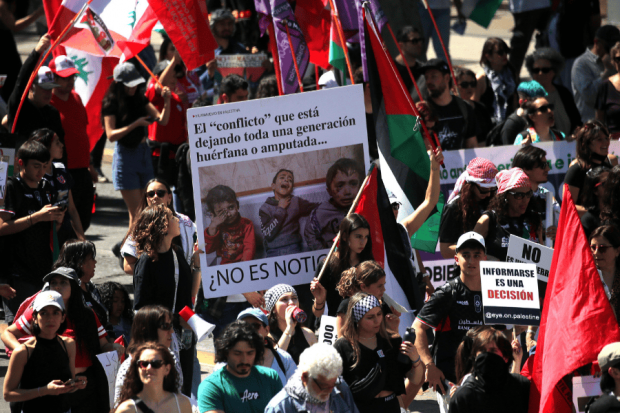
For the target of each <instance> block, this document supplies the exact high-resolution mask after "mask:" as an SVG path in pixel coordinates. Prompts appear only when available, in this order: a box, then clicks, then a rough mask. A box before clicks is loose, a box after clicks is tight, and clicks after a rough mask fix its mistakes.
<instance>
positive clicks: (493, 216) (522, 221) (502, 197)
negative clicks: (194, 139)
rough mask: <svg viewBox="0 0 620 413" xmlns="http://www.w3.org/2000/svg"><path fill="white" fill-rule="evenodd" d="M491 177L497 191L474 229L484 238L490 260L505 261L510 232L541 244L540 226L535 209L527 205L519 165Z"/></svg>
mask: <svg viewBox="0 0 620 413" xmlns="http://www.w3.org/2000/svg"><path fill="white" fill-rule="evenodd" d="M495 180H496V181H497V194H496V195H495V196H494V197H493V199H491V202H489V209H488V210H487V211H485V212H484V213H483V214H482V216H481V217H480V219H479V220H478V222H477V223H476V226H475V227H474V231H475V232H477V233H478V234H480V235H482V236H483V237H484V239H485V244H486V247H487V257H488V258H489V259H490V260H499V261H505V260H506V254H507V253H508V242H509V240H510V235H511V234H512V235H516V236H517V237H521V238H525V239H529V240H530V241H534V242H538V243H541V242H542V225H541V221H540V216H539V215H538V212H536V211H535V210H534V208H533V207H532V205H530V199H531V198H532V195H533V191H532V187H531V186H530V179H529V178H528V176H527V175H526V174H525V172H523V170H522V169H521V168H512V169H509V170H503V171H501V172H499V173H498V174H497V176H496V177H495Z"/></svg>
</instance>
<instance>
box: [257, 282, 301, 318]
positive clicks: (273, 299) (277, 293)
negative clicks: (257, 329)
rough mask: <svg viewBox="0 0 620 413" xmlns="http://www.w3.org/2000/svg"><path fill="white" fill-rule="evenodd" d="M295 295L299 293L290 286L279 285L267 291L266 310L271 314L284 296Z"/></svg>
mask: <svg viewBox="0 0 620 413" xmlns="http://www.w3.org/2000/svg"><path fill="white" fill-rule="evenodd" d="M286 293H293V294H295V295H297V291H295V289H294V288H293V287H291V286H290V285H288V284H277V285H274V286H273V287H271V288H270V289H268V290H267V292H266V293H265V297H264V298H265V309H266V310H267V311H269V312H271V310H273V307H275V306H276V303H277V302H278V300H279V299H280V297H282V295H283V294H286Z"/></svg>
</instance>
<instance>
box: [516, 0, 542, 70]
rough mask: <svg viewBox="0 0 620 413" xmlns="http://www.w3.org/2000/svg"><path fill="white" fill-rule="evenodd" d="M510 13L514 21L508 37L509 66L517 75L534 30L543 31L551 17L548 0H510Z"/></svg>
mask: <svg viewBox="0 0 620 413" xmlns="http://www.w3.org/2000/svg"><path fill="white" fill-rule="evenodd" d="M510 13H512V17H513V18H514V21H515V26H514V28H513V29H512V38H511V39H510V47H511V49H510V61H509V62H510V66H512V68H513V70H514V72H515V74H516V75H517V77H519V73H521V66H522V65H523V58H524V57H525V54H526V53H527V49H528V47H529V45H530V41H531V40H532V35H533V34H534V31H535V30H538V32H539V33H541V36H542V33H544V32H545V31H546V29H547V24H548V23H549V18H550V17H551V2H550V1H549V0H542V1H541V0H521V1H519V0H510ZM537 43H538V36H537Z"/></svg>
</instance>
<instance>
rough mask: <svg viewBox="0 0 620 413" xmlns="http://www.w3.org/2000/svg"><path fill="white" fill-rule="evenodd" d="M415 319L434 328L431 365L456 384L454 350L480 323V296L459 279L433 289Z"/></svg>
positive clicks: (478, 292)
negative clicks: (435, 347)
mask: <svg viewBox="0 0 620 413" xmlns="http://www.w3.org/2000/svg"><path fill="white" fill-rule="evenodd" d="M417 319H418V320H420V321H421V322H422V323H424V324H426V325H427V326H429V327H431V328H433V329H435V334H436V340H437V349H436V352H435V355H434V361H435V365H436V366H437V367H438V368H439V369H440V370H441V371H442V372H443V374H444V375H445V376H446V379H448V380H450V381H451V382H453V383H456V374H455V372H454V362H455V356H456V350H457V348H458V346H459V344H461V341H462V340H463V337H464V336H465V334H467V331H468V330H469V329H470V328H474V327H478V326H481V325H482V323H483V321H482V320H483V318H482V293H481V292H480V291H471V290H470V289H469V288H467V286H466V285H465V284H463V282H462V281H461V279H460V278H455V279H454V280H452V281H449V282H447V283H446V284H444V285H442V286H441V287H439V288H438V289H437V290H435V293H433V295H432V296H431V298H430V300H428V301H427V302H426V304H424V307H422V309H421V310H420V313H419V314H418V316H417Z"/></svg>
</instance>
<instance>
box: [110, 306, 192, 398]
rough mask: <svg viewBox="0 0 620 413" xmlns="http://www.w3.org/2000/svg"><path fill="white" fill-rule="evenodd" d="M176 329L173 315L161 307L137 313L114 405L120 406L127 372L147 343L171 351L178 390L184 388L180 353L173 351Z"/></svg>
mask: <svg viewBox="0 0 620 413" xmlns="http://www.w3.org/2000/svg"><path fill="white" fill-rule="evenodd" d="M173 335H174V329H173V325H172V313H171V312H170V310H168V309H167V308H166V307H164V306H161V305H147V306H146V307H142V308H141V309H140V310H138V311H136V315H135V317H134V321H133V325H132V327H131V342H130V343H129V345H128V346H127V357H126V358H125V361H123V363H122V364H121V365H120V367H119V368H118V372H117V373H116V382H115V388H114V403H115V405H116V406H118V405H119V402H120V396H121V390H122V388H123V385H124V384H125V377H126V376H127V371H128V370H129V367H130V366H131V360H132V358H133V357H134V355H135V354H134V352H135V351H136V350H137V349H138V348H139V347H141V346H142V345H144V344H146V343H149V342H150V343H157V344H161V345H162V346H164V347H166V348H167V349H169V352H170V354H171V355H172V358H173V359H174V369H175V370H176V371H177V373H178V374H177V377H176V382H177V388H178V389H179V390H180V389H182V388H183V371H182V370H181V363H180V362H179V353H178V351H176V352H175V351H173V350H172V348H171V347H172V336H173Z"/></svg>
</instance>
